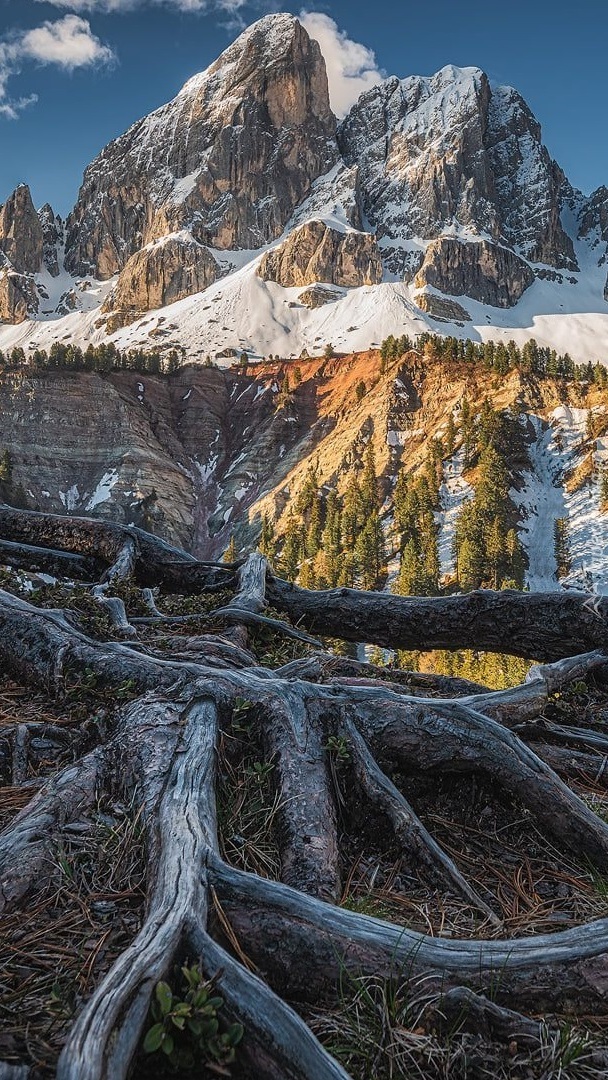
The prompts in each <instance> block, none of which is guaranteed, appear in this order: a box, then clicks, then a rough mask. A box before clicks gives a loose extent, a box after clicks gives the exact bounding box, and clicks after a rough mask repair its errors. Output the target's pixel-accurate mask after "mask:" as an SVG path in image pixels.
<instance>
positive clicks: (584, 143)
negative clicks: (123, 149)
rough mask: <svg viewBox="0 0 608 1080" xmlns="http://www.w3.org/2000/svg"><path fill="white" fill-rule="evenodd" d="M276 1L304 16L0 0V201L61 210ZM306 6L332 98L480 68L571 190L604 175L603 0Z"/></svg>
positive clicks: (588, 186) (606, 48) (235, 8)
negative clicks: (518, 103) (448, 67)
mask: <svg viewBox="0 0 608 1080" xmlns="http://www.w3.org/2000/svg"><path fill="white" fill-rule="evenodd" d="M273 8H274V9H277V8H278V9H279V10H289V11H292V12H294V13H295V14H299V13H300V10H301V8H302V0H300V2H299V3H295V4H284V5H273V3H272V0H268V2H267V3H265V2H264V0H257V2H255V3H247V2H245V0H54V2H52V3H51V2H48V0H0V202H1V201H3V199H4V198H5V197H6V196H7V195H8V194H9V193H10V191H12V189H13V188H14V187H15V186H16V184H17V183H19V182H20V181H25V182H27V183H29V184H30V186H31V188H32V192H33V196H34V201H35V202H36V204H37V205H41V204H42V203H43V202H45V201H47V200H48V201H50V202H51V203H52V204H53V206H54V207H55V208H56V209H57V210H58V211H59V212H61V213H66V212H67V211H68V210H69V209H70V208H71V206H72V205H73V203H74V200H75V197H76V193H77V190H78V186H79V183H80V179H81V176H82V172H83V169H84V167H85V166H86V165H87V164H88V163H89V161H90V160H91V159H92V158H93V157H94V156H95V154H96V153H97V152H98V151H99V150H100V149H101V148H102V146H104V145H105V143H106V142H108V141H109V140H110V139H111V138H112V137H114V136H116V135H119V134H120V133H121V132H122V131H124V130H125V129H126V128H127V127H128V126H129V125H130V124H131V123H132V122H133V121H134V120H137V119H138V118H139V117H140V116H142V115H144V114H145V113H147V112H149V111H150V110H151V109H153V108H155V107H156V106H157V105H160V104H162V103H163V102H164V101H167V100H168V99H169V98H170V97H172V96H173V95H174V94H175V93H176V92H177V90H178V89H179V88H180V86H181V85H182V84H183V83H184V82H185V80H186V79H187V78H188V77H189V76H190V75H192V74H194V72H196V71H200V70H202V69H203V68H205V67H206V66H207V65H208V64H209V63H210V62H211V61H212V60H214V59H215V58H216V56H217V55H218V54H219V53H220V52H221V51H222V49H223V48H225V47H226V45H227V44H229V42H230V41H231V40H232V39H233V38H234V37H236V35H237V34H238V32H239V26H241V27H242V26H244V25H246V24H247V23H249V22H252V21H253V20H254V19H256V18H259V17H260V15H262V14H264V13H265V12H267V11H269V10H273ZM309 10H312V11H314V12H320V13H322V14H324V16H325V19H321V20H320V19H319V18H317V19H316V21H315V20H314V19H311V20H310V22H311V25H314V26H316V27H317V28H319V27H320V28H321V31H322V32H323V33H324V35H325V48H326V49H327V52H328V59H329V60H330V65H331V67H332V71H333V74H334V94H335V95H336V100H338V99H339V100H340V102H343V101H345V100H347V99H348V97H349V96H352V95H354V94H355V93H356V91H357V89H358V88H359V87H360V86H365V85H366V84H367V83H369V82H370V81H373V80H374V79H377V78H378V72H384V73H386V74H396V75H400V76H405V75H410V74H431V73H432V72H433V71H436V70H437V69H438V68H440V67H442V66H443V65H444V64H447V63H454V64H459V65H463V66H466V65H477V66H479V67H482V68H484V69H485V70H486V71H487V72H488V74H489V75H490V77H491V78H492V79H494V80H495V81H497V82H503V83H510V84H511V85H513V86H516V87H517V89H518V90H520V92H521V93H522V94H523V95H524V97H525V98H526V100H527V101H528V103H529V105H530V106H531V108H532V109H533V111H534V112H535V114H536V116H537V117H538V119H539V120H540V122H541V124H542V127H543V135H544V139H545V142H546V144H547V146H548V147H549V150H550V152H551V154H552V155H553V156H554V157H555V158H556V159H557V161H558V162H559V163H560V165H561V166H562V167H563V168H564V169H565V171H566V173H567V175H568V176H569V178H570V179H571V180H572V182H573V183H574V184H575V185H577V186H578V187H580V188H582V189H583V190H584V191H591V190H592V189H593V188H595V187H598V186H599V185H600V184H602V183H606V184H608V140H607V139H606V78H605V64H606V55H607V52H608V5H606V3H605V0H590V2H587V3H579V4H578V5H573V4H571V3H568V4H566V3H564V2H561V3H560V2H559V0H555V2H553V3H549V2H546V0H525V2H524V0H511V2H510V3H509V4H501V5H492V4H491V3H488V2H487V0H485V2H481V0H460V2H457V0H433V2H432V3H427V4H425V3H420V0H416V2H415V3H413V2H410V0H374V2H373V3H371V2H369V0H367V2H366V3H361V2H358V0H331V2H327V3H321V2H318V3H311V4H310V5H309ZM328 19H331V20H333V21H334V22H335V24H337V28H338V29H336V28H334V27H332V25H331V23H330V22H328ZM338 31H340V32H341V33H342V34H344V35H346V36H345V37H340V36H339V33H338ZM355 43H360V44H362V45H364V46H366V48H357V47H356V44H355ZM372 53H373V55H372Z"/></svg>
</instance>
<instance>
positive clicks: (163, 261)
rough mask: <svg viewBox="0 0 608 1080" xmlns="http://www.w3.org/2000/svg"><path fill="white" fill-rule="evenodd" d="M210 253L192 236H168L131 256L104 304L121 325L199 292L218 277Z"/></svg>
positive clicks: (217, 271) (218, 271)
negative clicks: (144, 313)
mask: <svg viewBox="0 0 608 1080" xmlns="http://www.w3.org/2000/svg"><path fill="white" fill-rule="evenodd" d="M219 273H220V268H219V266H218V264H217V262H216V261H215V259H214V258H213V255H212V254H211V252H210V251H209V250H208V249H207V248H206V247H203V245H202V244H198V243H197V242H196V240H193V239H192V237H191V236H189V235H188V234H186V235H185V236H181V235H177V236H168V237H166V238H164V239H162V240H158V241H156V243H154V244H149V245H148V246H147V247H145V248H143V249H142V250H141V251H138V252H136V254H135V255H132V256H131V258H130V259H129V261H128V262H127V265H126V266H125V268H124V270H122V271H121V273H120V275H119V277H118V281H117V282H116V285H115V287H114V289H113V290H112V292H111V293H110V295H109V297H108V298H107V300H106V301H105V303H104V306H103V310H104V311H113V312H115V313H117V315H119V316H120V315H121V316H123V318H122V320H121V321H122V325H125V324H126V323H127V322H130V321H133V319H136V318H137V316H138V315H140V314H142V313H143V312H145V311H150V309H152V308H160V307H164V305H165V304H173V303H175V301H176V300H181V299H182V298H183V297H184V296H191V295H192V293H197V292H202V290H203V289H206V288H207V286H208V285H211V283H212V282H214V281H216V279H217V278H218V277H219Z"/></svg>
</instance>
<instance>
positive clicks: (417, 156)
mask: <svg viewBox="0 0 608 1080" xmlns="http://www.w3.org/2000/svg"><path fill="white" fill-rule="evenodd" d="M26 192H27V189H24V188H19V189H18V190H17V192H16V193H15V194H14V195H13V196H11V197H10V198H9V200H8V201H7V203H6V204H5V206H4V207H3V208H2V210H0V252H2V253H3V254H2V255H1V258H2V259H3V263H2V266H0V319H2V320H4V322H6V323H13V324H19V323H23V329H22V331H20V332H19V333H18V335H17V336H16V335H15V331H14V330H11V331H6V330H4V331H0V347H1V346H2V344H3V343H4V344H6V343H11V344H15V343H18V344H23V345H24V346H25V345H27V346H32V345H33V344H40V345H46V346H48V344H50V342H51V341H52V340H53V337H54V336H56V335H57V334H60V336H61V337H62V338H64V339H71V340H74V341H75V342H78V343H79V344H86V343H88V342H89V341H91V342H94V343H97V342H100V341H102V340H104V339H106V338H108V337H111V338H112V339H113V340H115V341H116V342H117V344H119V345H122V346H131V345H142V344H150V340H149V339H150V334H152V335H153V336H154V341H155V345H157V346H159V347H160V346H161V345H166V346H167V347H171V348H174V347H177V348H178V349H181V350H183V352H184V353H185V354H186V355H187V356H188V357H189V358H191V359H196V358H198V357H204V356H206V355H209V354H211V355H213V354H214V353H215V354H217V353H226V352H228V353H229V354H230V353H231V352H234V351H235V350H238V351H242V350H245V351H247V352H248V353H249V354H250V355H253V356H255V355H264V354H268V353H269V352H273V353H275V352H277V353H280V354H281V355H284V356H298V355H299V354H300V352H301V351H302V350H303V349H306V350H308V351H309V352H310V353H313V352H314V351H315V350H316V349H319V348H320V347H321V348H322V346H323V344H324V343H325V342H327V341H328V340H330V341H331V342H332V343H333V344H334V345H335V346H336V347H339V348H343V349H357V348H366V347H368V346H370V345H371V344H373V342H374V341H379V340H381V339H382V337H384V336H386V334H388V333H396V332H398V331H399V332H403V331H406V332H408V333H410V334H411V333H414V334H415V333H420V332H421V331H423V330H437V329H446V330H447V332H449V333H453V334H456V335H457V336H463V335H464V334H466V335H468V336H473V337H481V338H482V339H483V338H487V337H491V336H492V337H495V338H501V337H504V338H505V339H509V338H511V337H512V338H514V339H516V340H517V341H519V342H520V343H523V341H525V340H526V338H529V337H530V336H532V335H534V336H536V337H537V338H538V339H539V340H540V341H542V342H543V343H544V344H548V345H551V346H552V347H557V348H559V349H561V350H562V351H564V350H568V349H569V350H571V351H572V352H574V354H575V355H576V357H577V359H595V358H596V356H597V354H598V350H601V349H602V348H603V347H606V348H607V349H608V306H607V299H606V297H608V285H607V283H606V267H605V263H606V256H607V246H608V209H607V208H608V197H607V194H606V188H600V189H599V190H598V191H597V192H595V193H594V194H592V195H591V196H590V197H588V198H586V197H584V196H583V195H582V194H581V193H580V192H578V191H576V190H575V189H574V188H573V187H572V185H571V184H570V183H569V181H568V180H567V178H566V177H565V175H564V173H563V171H562V170H561V169H560V167H559V166H558V165H557V164H556V162H555V161H553V159H552V158H551V156H550V154H549V152H548V150H547V149H546V147H545V146H544V144H543V142H542V135H541V128H540V124H539V123H538V121H537V120H536V118H535V117H534V115H533V114H532V112H531V110H530V109H529V108H528V106H527V105H526V103H525V101H524V100H523V98H522V97H521V96H520V94H518V93H517V91H516V90H514V89H512V88H511V87H504V86H494V85H493V84H492V83H491V82H490V80H489V79H488V77H487V75H486V74H485V73H484V72H483V71H481V70H480V69H479V68H475V67H469V68H457V67H454V66H447V67H445V68H443V69H442V70H441V71H439V72H437V73H436V74H435V75H433V76H431V77H421V76H411V77H409V78H405V79H398V78H396V77H391V78H389V79H386V80H385V81H384V82H383V83H381V84H380V85H378V86H376V87H374V88H373V89H371V90H369V91H367V92H366V93H364V94H363V95H362V96H361V98H360V99H359V101H358V102H357V103H356V104H355V105H354V107H353V108H352V109H351V111H350V113H349V114H348V115H347V116H346V118H345V119H344V120H343V121H342V123H341V124H340V125H337V123H336V119H335V117H334V116H333V114H332V111H331V108H330V101H329V93H328V83H327V73H326V69H325V61H324V59H323V56H322V54H321V50H320V47H319V45H318V44H317V42H316V41H314V40H313V39H312V38H311V37H310V36H309V34H308V33H307V31H306V30H305V29H304V27H303V26H302V25H301V23H300V22H299V21H298V19H297V18H295V17H294V16H293V15H289V14H274V15H268V16H266V17H265V18H263V19H260V20H259V21H258V22H256V23H254V24H253V25H252V26H250V27H249V28H248V29H247V30H245V31H244V33H243V34H241V35H240V37H239V38H238V39H237V40H236V41H235V42H234V43H233V44H232V45H231V46H230V47H229V48H228V49H226V51H225V52H224V53H223V54H222V55H221V56H220V58H219V59H218V60H217V61H216V62H215V63H213V64H212V65H211V66H210V67H209V68H207V70H206V71H204V72H202V73H201V74H199V75H195V76H194V77H193V78H191V79H189V80H188V82H186V84H185V85H184V87H183V88H182V90H181V91H180V92H179V94H178V95H177V96H176V97H175V98H174V99H173V100H172V101H170V102H169V103H168V104H167V105H164V106H162V107H161V108H159V109H157V110H156V111H155V112H153V113H151V114H150V115H149V116H147V117H145V118H144V119H143V120H140V121H139V122H138V123H136V124H134V125H133V127H131V128H130V129H129V131H127V132H126V133H125V134H124V135H122V136H120V137H119V138H118V139H116V140H114V141H113V142H111V143H110V144H109V145H108V146H107V147H106V148H105V149H104V150H102V152H101V153H100V154H99V156H98V157H97V158H96V159H95V161H93V162H92V163H91V165H90V166H89V167H88V168H87V170H86V172H85V175H84V180H83V184H82V187H81V189H80V193H79V196H78V201H77V203H76V206H75V208H74V210H73V211H72V213H71V215H70V217H69V219H68V221H67V227H66V230H65V246H64V230H63V226H62V225H61V223H60V224H59V226H57V224H56V223H54V217H53V214H52V211H51V210H50V208H49V207H45V208H44V210H43V212H41V215H40V216H37V215H36V214H35V211H34V209H33V207H32V206H31V199H30V197H29V192H27V194H25V193H26ZM43 228H44V229H45V230H46V231H45V234H44V238H43V237H42V229H43ZM53 248H54V250H53ZM43 249H44V251H43ZM301 289H304V292H303V293H301V292H299V291H297V290H301ZM178 303H179V305H180V306H179V307H175V305H176V304H178ZM148 312H150V313H153V314H150V315H148V314H147V313H148ZM59 320H61V322H59Z"/></svg>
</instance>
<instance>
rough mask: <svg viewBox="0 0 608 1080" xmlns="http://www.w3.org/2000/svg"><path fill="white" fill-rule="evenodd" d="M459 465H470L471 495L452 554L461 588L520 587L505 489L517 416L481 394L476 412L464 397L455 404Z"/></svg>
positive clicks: (520, 566) (520, 564)
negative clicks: (458, 416) (458, 406)
mask: <svg viewBox="0 0 608 1080" xmlns="http://www.w3.org/2000/svg"><path fill="white" fill-rule="evenodd" d="M460 433H461V438H462V444H461V445H462V452H463V460H464V467H465V468H466V469H475V478H474V485H473V486H474V492H475V493H474V495H473V498H472V499H470V500H468V501H467V502H465V503H464V505H463V507H462V509H461V511H460V513H459V515H458V517H457V519H456V528H455V535H454V544H453V553H454V557H455V560H456V580H457V582H458V586H459V588H460V589H462V590H465V591H466V590H468V589H477V588H480V587H481V586H485V587H486V588H493V589H500V588H506V587H511V588H517V589H521V588H523V584H524V569H525V559H524V554H523V551H522V547H521V544H520V542H519V537H518V535H517V531H516V529H515V528H514V527H513V520H514V506H513V503H512V501H511V498H510V495H509V491H510V488H511V478H510V474H509V468H508V465H507V452H508V448H509V447H510V446H511V447H512V446H513V444H514V442H515V440H516V439H517V437H518V434H519V432H518V426H517V419H516V418H515V417H514V416H512V415H511V413H510V412H509V410H503V411H498V410H496V409H494V408H492V405H491V404H490V402H489V401H488V399H487V398H486V399H485V401H484V402H483V405H482V408H481V411H480V413H479V415H478V416H476V417H475V416H473V415H472V410H471V408H470V405H469V403H468V402H467V400H466V398H465V399H464V401H463V403H462V409H461V430H460Z"/></svg>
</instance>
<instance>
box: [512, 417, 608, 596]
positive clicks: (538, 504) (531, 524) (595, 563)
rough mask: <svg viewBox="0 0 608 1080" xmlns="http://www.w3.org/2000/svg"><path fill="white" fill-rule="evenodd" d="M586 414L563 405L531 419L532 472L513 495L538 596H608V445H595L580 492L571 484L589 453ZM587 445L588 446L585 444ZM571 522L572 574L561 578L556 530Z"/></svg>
mask: <svg viewBox="0 0 608 1080" xmlns="http://www.w3.org/2000/svg"><path fill="white" fill-rule="evenodd" d="M587 417H588V410H587V409H574V408H570V407H568V406H566V405H560V406H559V407H558V408H556V409H554V410H553V412H552V413H551V414H550V415H549V417H548V418H547V420H546V421H545V420H543V419H542V418H541V417H540V416H534V415H531V416H530V417H529V424H530V426H531V427H532V428H533V438H532V441H531V443H530V445H529V448H528V454H529V458H530V463H531V468H530V469H529V470H527V471H526V472H524V473H523V474H522V476H521V481H522V486H521V488H519V489H518V490H512V491H511V498H512V499H513V501H514V502H515V504H516V505H517V506H518V507H519V509H520V513H521V517H522V525H521V527H520V539H521V541H522V544H523V546H524V548H525V550H526V553H527V555H528V560H529V569H528V572H527V574H526V583H527V585H528V587H529V588H530V589H532V590H534V591H543V590H549V591H553V590H556V589H559V588H560V587H561V586H562V585H564V584H566V585H568V586H570V587H574V588H582V589H584V590H585V591H593V592H599V593H608V514H605V513H602V511H601V509H600V476H599V466H600V465H602V464H604V462H606V461H608V450H607V447H606V440H601V439H598V440H596V443H595V445H594V446H593V448H592V450H591V453H592V454H593V463H594V466H595V468H594V471H593V474H592V475H591V476H590V478H589V481H586V482H585V483H583V484H582V486H580V487H579V489H578V490H576V491H575V490H569V487H570V486H571V485H569V483H568V479H569V477H571V476H572V474H573V473H574V472H575V470H576V468H577V467H578V466H581V465H582V464H583V462H584V461H585V460H586V458H587V457H588V454H589V452H590V451H589V444H588V443H586V444H585V440H586V432H587ZM583 444H585V445H583ZM558 518H562V519H564V520H565V522H566V527H567V537H568V543H569V549H570V555H571V570H570V573H569V574H568V576H567V577H566V578H565V579H562V580H561V581H558V579H557V566H556V561H555V544H554V528H555V522H556V520H557V519H558Z"/></svg>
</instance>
